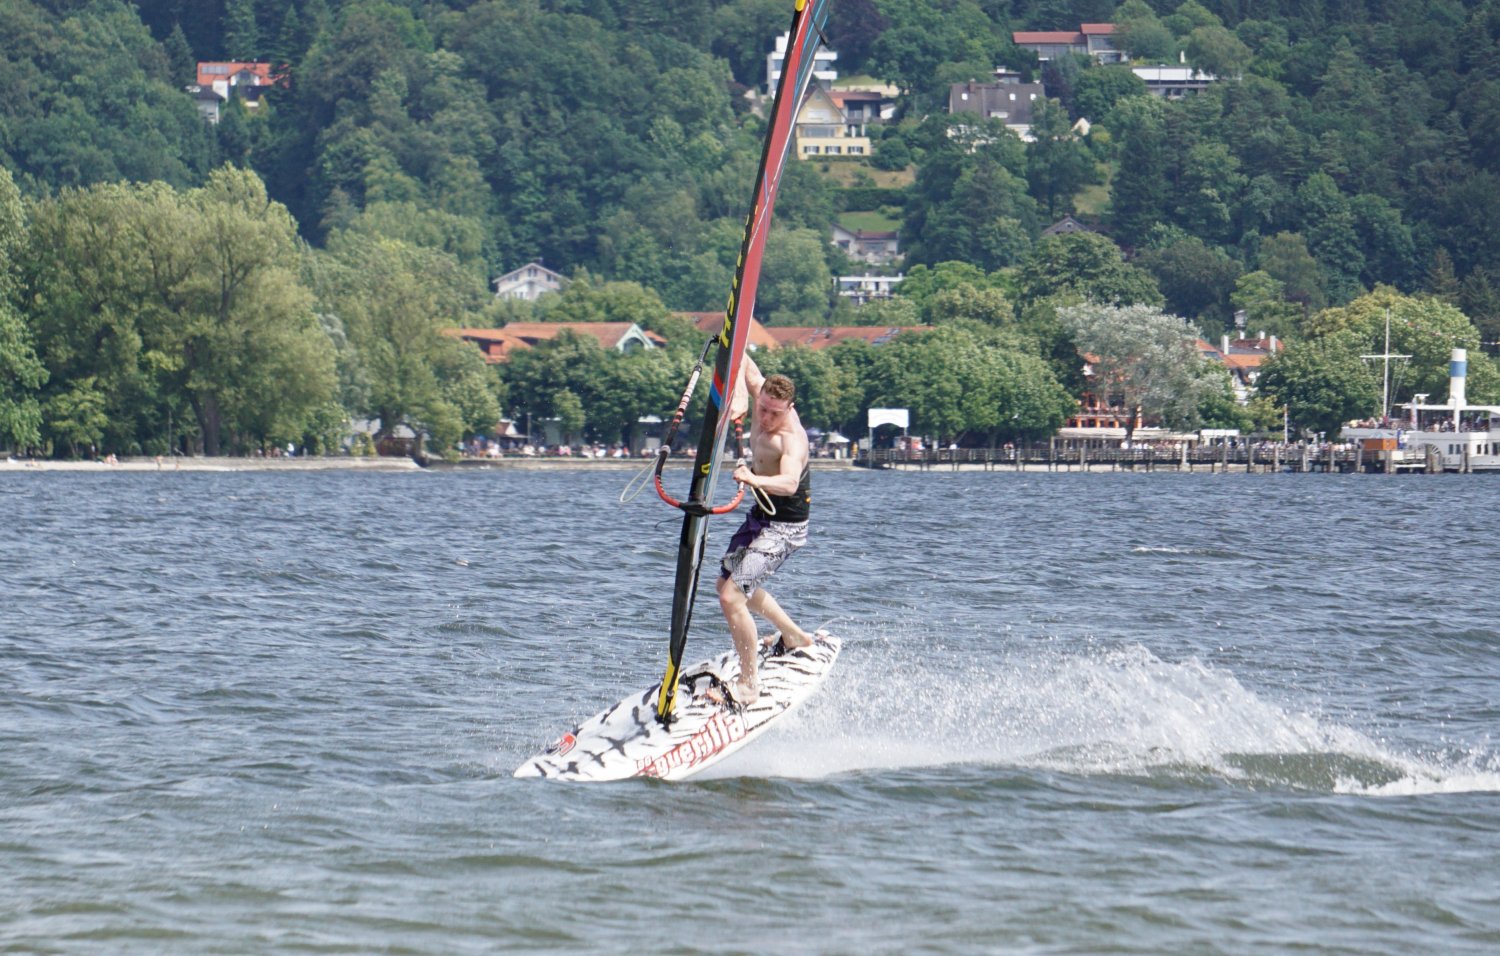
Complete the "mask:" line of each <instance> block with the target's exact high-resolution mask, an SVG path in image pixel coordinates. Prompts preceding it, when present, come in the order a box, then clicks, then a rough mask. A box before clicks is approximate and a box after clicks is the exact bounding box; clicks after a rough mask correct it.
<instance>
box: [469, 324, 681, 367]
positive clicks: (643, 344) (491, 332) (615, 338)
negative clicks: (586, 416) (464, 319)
mask: <svg viewBox="0 0 1500 956" xmlns="http://www.w3.org/2000/svg"><path fill="white" fill-rule="evenodd" d="M563 332H572V333H574V334H576V335H581V336H584V337H587V338H592V339H595V340H597V341H598V343H599V347H600V348H609V349H614V350H615V351H617V352H625V353H629V352H634V351H636V350H638V349H654V348H660V347H661V346H663V345H666V344H667V340H666V339H664V338H662V337H661V336H660V335H657V334H656V333H655V332H647V331H645V330H643V329H642V328H641V327H640V326H639V325H636V324H635V323H634V322H511V323H510V324H508V325H506V326H503V327H502V328H498V329H444V330H443V334H444V335H448V336H452V337H453V338H456V339H463V340H464V341H465V342H473V343H474V344H475V345H477V346H479V351H481V352H483V353H484V360H485V361H486V362H487V363H489V364H490V365H497V364H499V363H501V362H504V361H506V360H507V359H509V358H510V356H511V355H513V354H514V353H515V352H516V350H517V349H529V348H532V347H533V346H535V345H536V344H537V343H539V342H546V341H550V340H551V339H555V338H557V337H558V336H559V335H561V334H562V333H563Z"/></svg>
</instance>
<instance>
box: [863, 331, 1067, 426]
mask: <svg viewBox="0 0 1500 956" xmlns="http://www.w3.org/2000/svg"><path fill="white" fill-rule="evenodd" d="M869 376H870V401H871V402H873V403H878V404H881V405H892V406H897V407H904V408H909V409H910V410H911V413H912V418H913V425H914V427H915V428H917V429H920V430H921V431H922V432H924V433H926V434H929V435H933V436H936V437H939V438H943V439H958V438H961V437H963V436H964V435H966V434H973V435H980V436H984V437H986V438H988V440H989V441H990V442H991V443H993V442H995V441H996V440H999V439H1001V438H1025V437H1033V436H1036V435H1041V434H1047V433H1050V432H1053V431H1056V429H1057V428H1058V426H1060V425H1061V424H1062V423H1063V421H1065V420H1066V418H1067V415H1068V414H1069V413H1070V412H1071V411H1072V409H1073V408H1074V404H1075V403H1074V401H1073V399H1072V396H1070V395H1068V393H1067V392H1066V391H1065V390H1064V389H1063V387H1062V386H1061V385H1059V384H1058V382H1057V379H1056V378H1054V377H1053V375H1052V373H1051V371H1050V370H1049V369H1048V368H1047V366H1046V364H1045V363H1043V362H1042V361H1041V360H1040V359H1038V358H1035V357H1034V356H1029V355H1022V354H1019V353H1016V352H1012V351H1009V350H1006V349H1004V348H1002V347H1001V346H999V345H998V344H997V343H996V342H995V340H994V339H992V338H986V337H981V336H979V335H976V334H975V333H974V332H973V331H970V330H969V329H966V328H963V327H960V326H957V325H954V326H945V327H942V328H938V329H934V330H932V331H930V332H923V333H919V334H906V335H902V336H900V337H898V338H897V339H896V340H895V341H893V342H891V343H889V344H887V345H883V346H881V347H880V349H879V350H878V351H876V352H875V354H874V360H873V363H872V366H871V368H870V371H869Z"/></svg>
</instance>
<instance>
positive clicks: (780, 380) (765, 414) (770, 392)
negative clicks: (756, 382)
mask: <svg viewBox="0 0 1500 956" xmlns="http://www.w3.org/2000/svg"><path fill="white" fill-rule="evenodd" d="M796 400H797V386H796V385H794V384H792V380H791V379H789V378H787V377H786V376H785V375H767V376H766V380H765V381H764V382H762V383H761V386H760V396H759V397H758V398H757V399H756V400H755V415H756V417H757V418H759V419H761V420H762V421H765V422H767V423H768V424H770V423H774V422H776V421H779V420H780V419H782V418H784V417H785V416H786V413H787V412H789V411H791V410H792V405H793V404H794V403H795V402H796Z"/></svg>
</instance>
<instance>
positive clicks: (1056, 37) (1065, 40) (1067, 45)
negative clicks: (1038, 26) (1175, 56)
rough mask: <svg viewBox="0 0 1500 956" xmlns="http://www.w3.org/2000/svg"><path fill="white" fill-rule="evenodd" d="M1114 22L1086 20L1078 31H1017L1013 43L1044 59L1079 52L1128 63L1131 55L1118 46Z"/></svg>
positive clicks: (1098, 59)
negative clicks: (1087, 21) (1127, 54)
mask: <svg viewBox="0 0 1500 956" xmlns="http://www.w3.org/2000/svg"><path fill="white" fill-rule="evenodd" d="M1114 33H1115V25H1114V24H1113V23H1083V24H1080V25H1079V27H1078V29H1077V30H1017V31H1016V32H1014V33H1012V34H1011V35H1010V37H1011V42H1013V43H1014V44H1015V45H1016V46H1018V47H1021V48H1022V49H1024V50H1031V51H1032V52H1033V53H1035V54H1036V55H1037V57H1039V58H1040V59H1043V60H1056V59H1059V58H1060V57H1064V56H1067V55H1068V54H1070V53H1076V54H1078V55H1079V56H1091V57H1093V58H1094V59H1095V60H1097V61H1098V62H1100V63H1124V62H1126V61H1127V60H1129V59H1130V58H1129V57H1127V56H1126V55H1125V54H1124V52H1122V51H1121V50H1120V49H1118V48H1117V47H1116V46H1115V42H1114Z"/></svg>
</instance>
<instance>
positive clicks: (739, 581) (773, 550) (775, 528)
mask: <svg viewBox="0 0 1500 956" xmlns="http://www.w3.org/2000/svg"><path fill="white" fill-rule="evenodd" d="M805 544H807V522H806V521H768V520H766V519H765V518H759V517H756V516H755V515H754V514H753V513H752V514H750V515H747V516H746V517H745V523H744V524H742V525H740V530H738V531H736V532H735V533H734V537H733V538H730V539H729V550H728V551H726V552H724V564H723V567H722V568H721V569H720V571H719V577H721V578H729V579H730V580H732V581H734V583H735V586H736V587H738V588H739V589H740V590H741V591H742V592H744V595H745V596H746V597H749V596H750V595H752V594H754V593H755V589H756V588H758V587H760V586H761V584H762V583H764V582H765V580H766V578H768V577H770V576H771V575H772V574H775V573H776V569H777V568H779V567H781V563H782V562H783V561H785V560H786V559H787V558H790V557H791V556H792V552H794V551H796V550H797V549H798V548H800V547H802V546H803V545H805Z"/></svg>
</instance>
